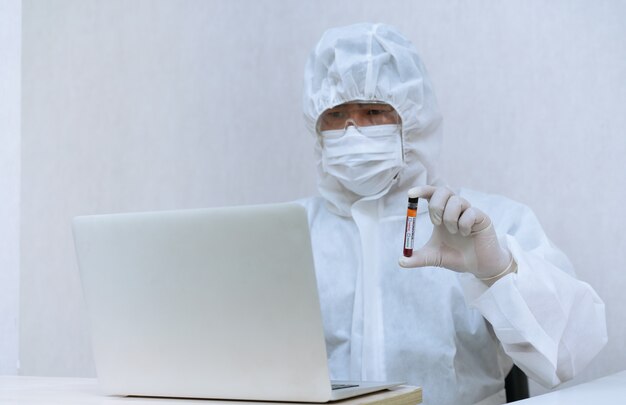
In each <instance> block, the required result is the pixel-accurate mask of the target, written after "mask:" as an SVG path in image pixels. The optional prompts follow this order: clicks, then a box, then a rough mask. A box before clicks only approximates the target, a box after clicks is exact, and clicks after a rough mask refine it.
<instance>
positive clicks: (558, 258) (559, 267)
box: [463, 204, 607, 387]
mask: <svg viewBox="0 0 626 405" xmlns="http://www.w3.org/2000/svg"><path fill="white" fill-rule="evenodd" d="M513 213H514V215H512V214H513ZM494 217H495V218H494ZM494 217H492V219H494V223H496V221H497V220H498V217H500V218H501V219H502V218H510V219H509V220H506V219H504V220H501V221H498V222H499V224H498V223H496V229H497V232H498V235H499V237H500V239H501V242H502V243H503V244H504V245H506V246H508V248H509V250H510V251H511V254H512V255H513V258H514V259H515V261H516V262H517V273H516V274H509V275H507V276H505V277H503V278H502V279H500V280H498V281H497V282H496V283H495V284H493V285H492V286H491V287H489V288H487V286H486V285H485V284H484V283H482V282H481V281H479V280H477V279H475V278H474V277H473V276H472V275H469V274H466V275H463V287H464V293H465V298H466V300H467V301H468V303H469V304H470V305H471V306H473V307H475V308H477V309H478V310H479V311H480V312H481V314H482V315H483V316H484V317H485V318H486V319H487V320H488V321H489V323H490V324H491V325H492V327H493V330H494V332H495V334H496V336H497V337H498V339H499V340H500V342H501V344H502V347H503V349H504V351H505V353H506V354H507V355H508V356H510V357H511V359H512V360H513V361H514V362H515V364H517V366H518V367H520V368H521V369H522V370H523V371H524V372H525V373H526V374H527V375H528V376H529V377H530V378H532V379H533V380H535V381H537V382H538V383H540V384H542V385H544V386H546V387H554V386H556V385H558V384H560V383H562V382H564V381H567V380H569V379H571V378H573V377H574V376H575V375H576V374H577V373H578V372H580V371H581V370H582V369H583V368H584V367H585V366H586V365H587V364H588V363H589V362H590V361H591V360H592V359H593V358H594V357H595V356H596V354H597V353H598V352H599V351H600V350H601V349H602V347H603V346H604V345H605V344H606V341H607V332H606V318H605V309H604V303H603V302H602V300H601V299H600V297H599V296H598V295H597V294H596V292H595V291H594V290H593V288H592V287H591V286H590V285H589V284H587V283H585V282H583V281H580V280H578V279H576V277H575V276H574V271H573V269H572V266H571V263H570V262H569V260H568V259H567V257H566V256H565V255H564V254H563V253H562V252H561V251H560V250H559V249H557V248H556V247H555V246H554V245H553V244H552V243H551V242H550V240H549V239H548V238H547V237H546V235H545V233H544V232H543V229H542V228H541V225H540V224H539V221H538V220H537V218H536V217H535V215H534V214H533V212H532V211H531V210H530V209H528V208H527V207H525V206H523V205H520V204H515V205H514V206H513V207H509V208H508V209H507V210H506V215H498V210H496V212H495V215H494Z"/></svg>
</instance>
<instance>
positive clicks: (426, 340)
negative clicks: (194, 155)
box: [302, 24, 607, 405]
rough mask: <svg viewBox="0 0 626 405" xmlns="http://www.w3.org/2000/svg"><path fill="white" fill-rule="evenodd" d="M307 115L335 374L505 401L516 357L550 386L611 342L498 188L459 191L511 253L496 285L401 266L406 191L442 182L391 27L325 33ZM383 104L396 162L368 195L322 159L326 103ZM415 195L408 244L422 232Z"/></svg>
mask: <svg viewBox="0 0 626 405" xmlns="http://www.w3.org/2000/svg"><path fill="white" fill-rule="evenodd" d="M304 86H305V88H304V116H305V120H306V123H307V126H308V128H309V130H310V131H311V132H312V133H313V134H314V135H315V136H316V139H317V142H316V149H315V153H316V157H317V161H318V164H317V167H318V179H319V190H320V194H321V196H322V197H314V198H310V199H307V200H303V201H302V204H303V205H304V206H305V207H306V208H307V211H308V216H309V225H310V229H311V238H312V244H313V251H314V259H315V266H316V271H317V279H318V287H319V291H320V300H321V306H322V313H323V320H324V328H325V336H326V344H327V352H328V358H329V367H330V372H331V377H332V378H333V379H337V380H401V381H406V382H407V383H409V384H412V385H418V386H421V387H423V390H424V403H425V404H439V405H441V404H471V403H484V404H500V403H504V402H505V396H504V395H505V394H504V391H503V387H504V377H505V376H506V374H507V373H508V371H509V369H510V367H511V359H512V360H513V361H514V362H515V363H516V364H517V365H518V366H519V367H520V368H521V369H522V370H523V371H524V372H525V373H526V374H527V375H528V376H529V377H530V378H532V379H534V380H536V381H538V382H539V383H541V384H543V385H545V386H547V387H552V386H555V385H557V384H559V383H561V382H563V381H565V380H568V379H570V378H572V377H573V376H574V375H575V374H576V373H577V372H579V371H580V370H581V369H582V368H584V367H585V365H587V364H588V363H589V361H590V360H591V359H592V358H593V357H594V356H595V355H596V354H597V353H598V351H599V350H600V349H601V348H602V347H603V345H604V344H605V343H606V339H607V337H606V324H605V313H604V304H603V302H602V300H601V299H600V298H599V297H598V295H597V294H596V293H595V292H594V290H593V289H592V288H591V287H590V286H589V285H588V284H586V283H584V282H582V281H579V280H577V279H576V278H575V277H574V274H573V269H572V267H571V264H570V262H569V261H568V259H567V257H566V256H565V255H564V254H563V253H562V252H561V251H559V250H558V249H557V248H556V247H555V246H554V245H552V244H551V242H550V241H549V239H548V238H547V237H546V235H545V234H544V232H543V230H542V228H541V225H540V224H539V222H538V221H537V219H536V217H535V215H534V214H533V213H532V211H531V210H530V209H529V208H527V207H525V206H523V205H521V204H519V203H516V202H514V201H511V200H509V199H506V198H504V197H500V196H494V195H487V194H483V193H479V192H476V191H471V190H466V189H461V190H457V191H456V192H457V193H458V194H459V195H460V196H462V197H464V198H465V199H466V200H468V201H469V202H470V203H471V204H472V205H473V206H475V207H477V208H479V209H481V210H482V211H484V212H485V213H486V214H487V215H488V216H489V217H490V218H491V220H492V221H493V223H494V226H495V229H496V232H497V234H498V237H499V239H500V241H501V244H502V245H503V246H506V247H508V249H509V250H510V252H511V254H512V256H513V258H514V260H515V261H516V262H517V273H513V274H508V275H506V276H504V277H503V278H502V279H500V280H498V281H497V282H496V283H495V284H494V285H492V286H491V287H487V285H485V284H484V283H483V282H481V281H480V280H478V279H476V278H475V277H474V276H473V275H472V274H469V273H456V272H453V271H449V270H445V269H441V268H433V267H430V268H429V267H426V268H417V269H403V268H401V267H400V266H399V265H398V258H399V256H400V255H401V254H402V246H403V235H404V226H405V218H406V217H405V215H406V207H407V190H408V189H409V188H411V187H415V186H419V185H425V184H429V185H436V186H440V185H443V184H444V183H443V182H442V181H441V180H440V179H439V178H438V177H437V171H436V164H437V160H438V157H439V148H440V143H441V118H440V115H439V112H438V108H437V104H436V100H435V97H434V94H433V89H432V85H431V83H430V80H429V79H428V77H427V74H426V71H425V69H424V67H423V65H422V63H421V62H420V59H419V57H418V55H417V53H416V51H415V49H414V47H413V45H412V44H411V43H410V42H409V41H408V40H407V39H405V38H404V37H403V36H402V35H401V34H400V33H398V32H397V31H396V30H395V29H393V28H392V27H389V26H386V25H382V24H358V25H352V26H348V27H343V28H337V29H332V30H329V31H327V32H326V33H325V34H324V35H323V37H322V39H321V40H320V42H319V43H318V45H317V46H316V48H315V49H314V50H313V52H312V53H311V56H310V58H309V60H308V62H307V66H306V69H305V80H304ZM354 100H378V101H383V102H385V103H388V104H390V105H391V106H393V107H394V108H395V109H396V111H397V112H398V113H399V114H400V116H401V119H402V149H403V150H402V153H403V159H404V163H403V167H402V169H401V171H400V173H399V175H398V176H397V177H396V178H395V179H394V180H393V181H392V184H390V186H389V187H388V188H387V189H385V190H384V191H382V192H380V193H378V194H377V195H374V196H370V197H361V196H359V195H356V194H354V193H352V192H350V191H348V190H347V189H345V188H344V187H343V186H342V185H341V184H340V183H339V182H338V181H337V180H336V179H335V178H333V177H332V176H330V175H328V174H327V173H326V172H325V171H324V169H323V165H322V153H323V148H322V145H321V142H320V137H319V134H318V133H317V128H316V124H317V120H318V118H319V117H320V115H321V113H322V112H323V111H324V110H326V109H328V108H331V107H333V106H336V105H339V104H342V103H345V102H349V101H354ZM427 211H428V208H427V202H426V201H425V200H422V199H421V200H420V204H419V207H418V217H417V224H416V235H415V247H416V249H417V248H419V247H420V246H422V245H423V244H424V243H426V241H428V239H429V238H430V236H431V233H432V229H433V224H432V223H431V220H430V218H429V216H428V215H427V214H426V213H427Z"/></svg>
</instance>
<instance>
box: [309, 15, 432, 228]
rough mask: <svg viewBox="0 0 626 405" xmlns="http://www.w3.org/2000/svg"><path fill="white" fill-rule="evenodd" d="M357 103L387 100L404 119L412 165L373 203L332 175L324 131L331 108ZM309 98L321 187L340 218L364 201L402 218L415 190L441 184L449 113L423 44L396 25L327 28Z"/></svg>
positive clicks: (313, 65)
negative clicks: (441, 106)
mask: <svg viewBox="0 0 626 405" xmlns="http://www.w3.org/2000/svg"><path fill="white" fill-rule="evenodd" d="M357 100H358V101H370V100H374V101H382V102H385V103H387V104H389V105H391V106H392V107H393V108H395V109H396V111H397V112H398V113H399V114H400V117H401V119H402V149H403V150H402V152H403V159H404V165H403V167H402V169H401V170H400V173H399V174H398V176H397V178H396V179H395V180H394V181H393V183H392V184H391V186H390V187H389V188H387V189H386V190H384V191H383V192H381V193H379V194H378V195H376V196H373V197H365V198H364V197H361V196H359V195H356V194H354V193H352V192H350V191H349V190H347V189H346V188H344V187H343V186H342V185H341V183H339V181H337V180H336V179H335V178H334V177H332V176H331V175H329V174H328V173H326V172H325V171H324V169H323V166H322V145H321V142H320V137H319V135H318V132H317V121H318V119H319V117H320V115H321V114H322V113H323V112H324V111H325V110H327V109H329V108H332V107H334V106H337V105H339V104H343V103H346V102H349V101H357ZM303 101H304V117H305V122H306V125H307V128H308V130H309V131H310V132H311V133H312V134H313V135H314V136H315V138H316V143H315V156H316V162H317V170H318V188H319V191H320V194H321V195H322V196H323V197H324V198H325V199H326V201H327V202H328V204H329V208H330V210H331V211H333V212H335V213H336V214H339V215H343V216H351V207H352V205H353V204H354V203H355V202H357V201H359V200H361V199H367V200H371V199H379V200H380V204H381V206H379V212H380V213H381V214H383V216H386V215H392V214H394V213H395V214H397V213H399V212H403V210H404V209H405V208H406V191H407V190H408V189H409V188H410V187H414V186H418V185H424V184H433V185H437V184H440V183H441V181H440V180H439V178H438V175H437V167H436V166H437V161H438V159H439V152H440V147H441V141H442V139H441V116H440V114H439V110H438V107H437V101H436V99H435V95H434V92H433V88H432V84H431V82H430V80H429V79H428V76H427V73H426V69H425V68H424V66H423V65H422V62H421V60H420V58H419V56H418V54H417V51H416V50H415V47H414V46H413V45H412V44H411V43H410V42H409V40H407V39H406V38H405V37H404V36H402V35H401V34H400V33H399V32H398V31H396V30H395V29H394V28H393V27H390V26H388V25H384V24H370V23H363V24H356V25H350V26H347V27H340V28H333V29H330V30H328V31H326V32H325V33H324V34H323V36H322V38H321V39H320V41H319V43H318V44H317V46H316V47H315V49H314V50H313V52H311V55H310V57H309V59H308V62H307V64H306V68H305V72H304V100H303Z"/></svg>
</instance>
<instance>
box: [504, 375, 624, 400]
mask: <svg viewBox="0 0 626 405" xmlns="http://www.w3.org/2000/svg"><path fill="white" fill-rule="evenodd" d="M515 404H516V405H518V404H519V405H577V404H581V405H582V404H585V405H589V404H602V405H623V404H626V371H621V372H619V373H617V374H612V375H609V376H607V377H603V378H599V379H597V380H594V381H590V382H587V383H584V384H579V385H575V386H573V387H569V388H564V389H562V390H558V391H553V392H550V393H548V394H544V395H539V396H536V397H532V398H528V399H525V400H523V401H518V402H515Z"/></svg>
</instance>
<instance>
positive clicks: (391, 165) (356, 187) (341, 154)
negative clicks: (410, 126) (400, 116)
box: [320, 124, 403, 197]
mask: <svg viewBox="0 0 626 405" xmlns="http://www.w3.org/2000/svg"><path fill="white" fill-rule="evenodd" d="M320 135H321V137H322V166H323V169H324V170H325V171H326V172H327V173H328V174H329V175H331V176H333V177H335V178H336V179H337V180H338V181H339V182H340V183H341V184H342V185H343V186H344V187H345V188H347V189H348V190H350V191H352V192H353V193H355V194H358V195H361V196H363V197H366V196H372V195H375V194H377V193H380V192H381V191H383V190H385V188H388V187H389V186H390V185H391V183H392V181H393V180H394V178H395V177H396V176H397V175H398V173H399V172H400V169H401V168H402V163H403V159H402V139H401V126H400V125H395V124H393V125H373V126H366V127H360V128H357V127H356V126H354V125H350V126H348V127H347V129H345V130H344V129H340V130H328V131H321V132H320Z"/></svg>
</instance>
